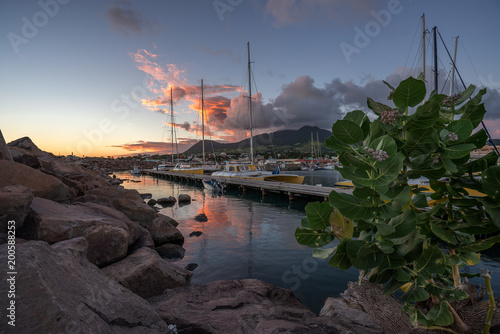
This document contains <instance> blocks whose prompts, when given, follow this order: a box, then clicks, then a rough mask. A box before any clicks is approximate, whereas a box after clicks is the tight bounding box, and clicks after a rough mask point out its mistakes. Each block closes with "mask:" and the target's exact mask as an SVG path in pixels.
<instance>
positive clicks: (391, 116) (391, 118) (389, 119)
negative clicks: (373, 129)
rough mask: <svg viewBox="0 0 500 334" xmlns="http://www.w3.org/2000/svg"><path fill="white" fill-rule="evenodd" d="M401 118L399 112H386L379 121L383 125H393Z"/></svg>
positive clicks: (395, 110)
mask: <svg viewBox="0 0 500 334" xmlns="http://www.w3.org/2000/svg"><path fill="white" fill-rule="evenodd" d="M400 116H401V114H400V113H399V110H397V109H394V110H386V111H384V112H383V113H382V116H381V117H380V121H381V122H382V123H384V124H394V122H395V121H396V120H397V119H398V118H399V117H400Z"/></svg>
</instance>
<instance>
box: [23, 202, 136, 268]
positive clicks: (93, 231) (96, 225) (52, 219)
mask: <svg viewBox="0 0 500 334" xmlns="http://www.w3.org/2000/svg"><path fill="white" fill-rule="evenodd" d="M31 210H32V213H31V214H30V216H29V217H28V218H27V219H26V222H25V226H24V228H23V229H21V230H20V231H19V235H20V236H21V237H23V238H25V239H30V240H43V241H46V242H48V243H49V244H53V243H56V242H59V241H63V240H67V239H72V238H76V237H84V238H85V239H86V240H87V242H88V244H89V247H88V254H87V256H88V260H89V261H90V262H92V263H93V264H95V265H97V266H105V265H108V264H111V263H113V262H116V261H118V260H120V259H122V258H124V257H125V256H126V255H127V252H128V248H129V246H131V245H132V244H134V243H135V242H136V240H137V239H138V238H139V237H140V236H141V235H142V233H143V230H142V229H141V228H140V226H139V225H138V224H137V223H134V222H132V221H130V220H129V219H128V218H127V217H126V216H125V215H124V214H123V213H121V212H119V211H117V210H114V209H112V208H108V207H105V206H102V205H98V204H93V203H77V204H74V205H69V204H59V203H55V202H53V201H49V200H46V199H42V198H37V197H35V198H34V199H33V202H32V203H31Z"/></svg>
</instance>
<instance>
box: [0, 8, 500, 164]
mask: <svg viewBox="0 0 500 334" xmlns="http://www.w3.org/2000/svg"><path fill="white" fill-rule="evenodd" d="M422 13H425V17H426V26H427V29H428V30H431V29H432V27H433V26H435V25H437V26H438V30H439V32H440V33H441V35H442V37H443V39H444V41H445V43H446V44H447V46H448V48H449V49H450V52H451V51H452V49H453V37H455V36H460V37H459V42H458V55H457V66H458V69H459V71H460V74H461V75H462V78H463V79H464V81H465V82H466V84H467V85H469V84H474V85H476V86H478V87H487V88H488V93H487V95H486V97H485V105H486V109H487V111H488V112H487V114H486V124H487V126H488V130H489V131H490V132H491V134H492V135H493V137H494V138H500V65H499V59H500V37H499V33H500V20H499V17H500V2H499V1H497V0H484V1H483V0H480V1H477V2H471V1H463V0H460V1H457V0H455V1H451V0H443V1H431V0H413V1H411V0H400V1H397V0H384V1H379V0H372V1H369V0H351V1H344V0H342V1H341V0H183V1H174V0H146V1H126V0H122V1H107V0H103V1H96V0H89V1H83V0H40V1H27V0H2V1H1V2H0V32H1V35H2V39H1V47H0V101H1V104H0V105H1V112H0V129H1V131H2V133H3V135H4V138H5V140H6V141H7V142H9V141H12V140H15V139H18V138H20V137H24V136H28V137H30V138H31V139H32V140H33V141H34V142H35V144H37V145H38V146H39V147H40V148H41V149H43V150H46V151H50V152H52V153H54V154H62V155H67V154H71V153H74V154H75V155H80V156H81V155H86V156H120V155H127V154H137V153H156V152H165V153H166V152H169V150H170V144H169V143H170V141H171V136H170V126H169V125H165V124H168V123H170V116H169V113H170V89H171V88H173V97H174V111H175V124H176V133H177V140H178V142H179V148H180V149H181V150H183V149H185V148H187V147H189V146H190V145H191V144H193V143H194V142H196V141H198V140H200V139H201V133H200V128H201V117H200V81H201V79H203V80H204V88H205V89H204V95H205V109H206V110H207V116H206V123H207V128H208V129H209V131H210V133H208V130H207V131H206V138H211V139H214V140H218V141H226V142H230V141H238V140H241V139H244V138H246V137H247V136H248V125H249V121H248V120H249V118H248V99H247V98H245V97H244V95H245V94H248V91H247V87H248V78H247V72H246V71H247V42H250V46H251V61H252V62H253V63H252V70H253V76H254V81H255V85H253V87H252V95H253V101H254V102H253V103H254V114H253V115H254V129H255V131H256V132H257V133H263V132H270V131H275V130H278V129H284V128H288V129H298V128H300V127H302V126H304V125H315V126H319V127H320V128H324V129H331V125H332V123H333V122H334V121H335V120H336V119H339V118H341V117H342V115H343V113H345V112H347V111H350V110H353V109H362V110H366V98H367V97H371V98H373V99H375V100H378V101H380V102H383V103H387V99H386V97H387V95H388V93H389V90H388V88H387V87H386V86H385V85H384V84H383V83H382V80H387V81H388V82H390V83H391V84H392V85H397V84H398V83H399V81H400V80H402V79H404V78H406V77H408V76H409V75H413V76H417V75H418V73H419V72H421V71H422V61H421V58H422V51H421V35H422V32H421V29H422V25H421V20H420V18H421V16H422ZM438 38H439V37H438ZM426 46H427V51H428V52H427V65H428V66H429V67H428V68H427V79H428V83H429V87H432V80H431V75H432V74H431V69H430V65H432V61H431V48H432V38H431V34H428V35H427V42H426ZM438 53H439V68H440V80H441V82H440V83H439V89H440V90H442V89H444V93H446V94H447V93H448V92H449V86H448V85H449V79H448V80H447V82H446V84H445V81H446V79H447V77H448V75H449V72H450V70H451V65H450V60H449V59H448V57H447V55H446V51H445V49H444V47H443V45H442V43H441V42H440V41H439V44H438ZM457 89H462V86H461V84H460V86H459V87H458V88H457ZM242 94H243V95H242Z"/></svg>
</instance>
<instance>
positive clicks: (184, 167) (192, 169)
mask: <svg viewBox="0 0 500 334" xmlns="http://www.w3.org/2000/svg"><path fill="white" fill-rule="evenodd" d="M170 120H171V125H172V163H173V162H174V99H173V95H172V87H170ZM169 172H178V173H186V174H203V172H204V170H203V168H199V167H197V166H195V165H190V164H184V163H178V164H176V165H175V167H174V168H172V169H170V170H169Z"/></svg>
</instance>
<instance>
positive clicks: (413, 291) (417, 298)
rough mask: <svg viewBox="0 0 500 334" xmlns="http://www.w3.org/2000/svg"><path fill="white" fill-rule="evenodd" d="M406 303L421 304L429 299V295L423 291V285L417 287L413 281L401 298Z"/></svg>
mask: <svg viewBox="0 0 500 334" xmlns="http://www.w3.org/2000/svg"><path fill="white" fill-rule="evenodd" d="M401 298H402V299H403V300H404V301H406V302H409V303H411V302H423V301H425V300H427V299H429V298H430V295H429V293H428V292H427V291H426V290H425V288H424V286H423V285H418V284H417V281H416V280H415V281H414V282H413V284H412V285H410V288H409V289H408V291H407V292H406V293H405V294H404V295H402V296H401Z"/></svg>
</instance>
